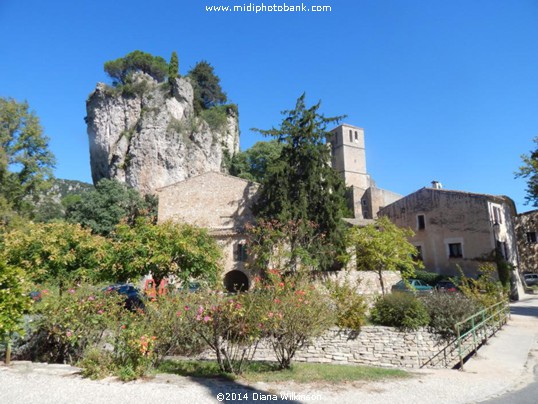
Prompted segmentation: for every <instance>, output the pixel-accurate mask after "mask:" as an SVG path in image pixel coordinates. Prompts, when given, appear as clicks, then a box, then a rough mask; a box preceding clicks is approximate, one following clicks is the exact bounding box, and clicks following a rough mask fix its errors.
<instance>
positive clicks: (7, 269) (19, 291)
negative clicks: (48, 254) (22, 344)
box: [0, 259, 31, 364]
mask: <svg viewBox="0 0 538 404" xmlns="http://www.w3.org/2000/svg"><path fill="white" fill-rule="evenodd" d="M28 289H29V288H28V284H27V281H26V275H25V273H24V272H23V271H22V270H21V269H20V268H16V267H14V266H11V265H7V264H6V263H5V262H4V261H3V260H2V259H0V341H5V343H6V355H5V360H6V363H7V364H9V362H10V358H11V351H10V349H11V345H10V344H11V338H12V335H13V333H22V332H23V328H22V326H21V320H22V317H23V315H24V314H25V313H27V312H28V311H29V309H30V305H31V300H30V298H29V295H28V291H29V290H28Z"/></svg>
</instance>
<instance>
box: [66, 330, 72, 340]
mask: <svg viewBox="0 0 538 404" xmlns="http://www.w3.org/2000/svg"><path fill="white" fill-rule="evenodd" d="M65 335H67V338H70V337H71V335H73V333H72V332H71V331H67V332H66V333H65Z"/></svg>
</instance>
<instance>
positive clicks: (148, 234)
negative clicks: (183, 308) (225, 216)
mask: <svg viewBox="0 0 538 404" xmlns="http://www.w3.org/2000/svg"><path fill="white" fill-rule="evenodd" d="M114 240H115V241H116V243H115V245H114V258H113V262H112V264H111V265H109V268H110V269H111V270H112V271H113V273H112V274H111V275H110V277H113V278H115V279H117V280H120V281H124V280H127V279H136V278H138V277H140V276H143V275H146V274H148V273H149V272H151V273H152V274H153V278H154V279H155V280H156V281H157V282H159V281H160V280H161V279H162V278H164V277H166V276H169V275H175V276H177V277H178V278H179V279H180V280H181V281H183V282H189V281H190V280H191V279H198V280H201V281H205V282H207V283H209V284H212V285H214V284H216V282H217V280H218V279H219V275H220V269H221V268H220V260H221V250H220V248H219V246H218V245H217V244H216V242H215V240H214V239H213V238H212V237H211V236H210V235H209V234H208V233H207V232H206V231H205V230H204V229H201V228H197V227H194V226H189V225H187V224H177V223H172V222H165V223H161V224H157V225H154V224H151V223H149V222H148V220H147V219H144V218H139V219H137V220H136V223H135V225H134V226H133V227H130V226H128V225H126V224H120V225H118V226H117V228H116V231H115V234H114Z"/></svg>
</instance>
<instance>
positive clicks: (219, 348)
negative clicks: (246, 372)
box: [178, 291, 262, 374]
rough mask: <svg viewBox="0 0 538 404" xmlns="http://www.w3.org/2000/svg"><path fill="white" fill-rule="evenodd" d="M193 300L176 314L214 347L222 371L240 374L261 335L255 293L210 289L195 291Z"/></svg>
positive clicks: (250, 357)
mask: <svg viewBox="0 0 538 404" xmlns="http://www.w3.org/2000/svg"><path fill="white" fill-rule="evenodd" d="M192 303H193V304H192V305H186V306H185V307H184V308H183V312H181V311H178V316H185V317H186V318H187V321H188V322H189V323H190V325H191V329H192V332H194V333H196V334H197V335H198V336H199V337H200V338H201V339H202V340H203V341H205V343H206V344H207V345H208V346H209V347H210V348H211V349H212V350H213V352H214V353H215V355H216V357H217V363H218V364H219V367H220V369H221V371H223V372H229V373H234V374H241V372H242V371H243V368H244V366H245V365H246V364H247V363H248V362H249V361H250V360H251V359H252V356H253V355H254V352H255V351H256V346H257V343H258V340H259V338H260V337H261V336H262V329H261V327H260V321H261V320H260V317H259V313H260V312H259V310H258V306H257V304H258V302H257V299H256V297H255V296H254V295H252V294H239V295H237V296H235V297H229V296H225V295H223V294H222V293H217V292H211V291H210V292H205V293H204V292H202V293H199V294H196V296H195V299H193V301H192Z"/></svg>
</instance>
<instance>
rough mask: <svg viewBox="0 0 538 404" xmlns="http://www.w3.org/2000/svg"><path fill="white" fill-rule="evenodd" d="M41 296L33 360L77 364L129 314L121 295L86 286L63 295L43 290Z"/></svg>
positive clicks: (75, 288) (33, 341)
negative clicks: (87, 351) (85, 353)
mask: <svg viewBox="0 0 538 404" xmlns="http://www.w3.org/2000/svg"><path fill="white" fill-rule="evenodd" d="M41 295H42V301H41V302H39V303H36V305H35V310H36V313H37V314H38V316H37V317H36V325H35V331H34V333H33V340H32V343H31V345H32V346H33V347H34V352H33V353H32V356H31V359H33V360H45V361H47V362H54V363H65V362H68V363H72V364H74V363H76V362H77V361H78V360H79V359H81V358H82V356H83V353H84V352H85V351H86V350H87V349H89V348H91V347H96V346H98V345H99V344H100V343H102V342H104V341H105V334H106V332H107V330H109V329H113V328H114V326H115V324H117V322H118V321H119V320H120V319H121V318H124V317H125V315H127V312H126V311H125V309H123V304H122V302H123V298H122V297H121V296H119V295H117V294H116V293H113V294H107V293H104V292H103V291H101V290H99V288H95V287H91V286H87V285H84V286H80V287H73V288H72V289H69V290H68V291H67V293H62V294H59V293H58V292H57V291H54V290H53V289H50V290H49V289H44V290H42V291H41Z"/></svg>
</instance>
